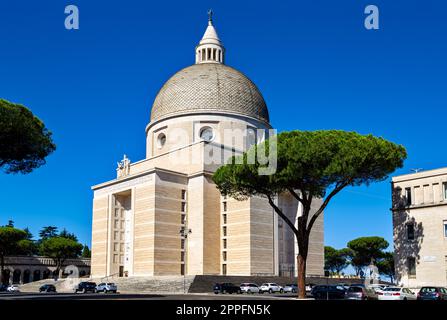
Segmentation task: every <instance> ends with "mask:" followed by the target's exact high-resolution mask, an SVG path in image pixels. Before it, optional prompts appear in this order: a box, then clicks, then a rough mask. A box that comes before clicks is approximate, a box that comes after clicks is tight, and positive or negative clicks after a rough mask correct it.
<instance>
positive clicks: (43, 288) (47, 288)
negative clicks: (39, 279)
mask: <svg viewBox="0 0 447 320" xmlns="http://www.w3.org/2000/svg"><path fill="white" fill-rule="evenodd" d="M39 292H56V287H55V286H54V285H52V284H44V285H43V286H41V287H40V288H39Z"/></svg>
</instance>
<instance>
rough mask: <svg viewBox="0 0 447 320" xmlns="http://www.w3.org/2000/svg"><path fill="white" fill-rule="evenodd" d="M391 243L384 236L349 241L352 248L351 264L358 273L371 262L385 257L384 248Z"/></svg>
mask: <svg viewBox="0 0 447 320" xmlns="http://www.w3.org/2000/svg"><path fill="white" fill-rule="evenodd" d="M388 246H389V243H388V241H386V240H385V239H384V238H382V237H360V238H357V239H354V240H351V241H349V242H348V248H349V249H350V250H351V257H350V259H351V265H352V266H353V267H354V268H355V270H356V273H357V275H358V274H360V271H361V270H362V269H363V268H364V267H366V266H368V265H369V264H370V263H371V260H373V261H374V263H377V262H378V261H379V260H380V259H382V258H383V257H384V254H385V253H384V250H385V249H386V248H388Z"/></svg>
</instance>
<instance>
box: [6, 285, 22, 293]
mask: <svg viewBox="0 0 447 320" xmlns="http://www.w3.org/2000/svg"><path fill="white" fill-rule="evenodd" d="M6 290H7V291H8V292H20V290H19V287H18V286H16V285H13V284H12V285H10V286H8V288H7V289H6Z"/></svg>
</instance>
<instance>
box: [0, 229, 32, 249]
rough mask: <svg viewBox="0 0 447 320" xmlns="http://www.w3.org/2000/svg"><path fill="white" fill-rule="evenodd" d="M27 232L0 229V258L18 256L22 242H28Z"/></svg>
mask: <svg viewBox="0 0 447 320" xmlns="http://www.w3.org/2000/svg"><path fill="white" fill-rule="evenodd" d="M26 236H27V234H26V232H25V231H23V230H20V229H16V228H14V227H9V226H5V227H0V256H8V255H13V254H17V253H18V252H19V250H20V241H22V240H26Z"/></svg>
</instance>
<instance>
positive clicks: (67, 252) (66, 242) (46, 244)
mask: <svg viewBox="0 0 447 320" xmlns="http://www.w3.org/2000/svg"><path fill="white" fill-rule="evenodd" d="M82 248H83V245H82V244H80V243H79V242H77V241H75V240H72V239H68V238H64V237H52V238H48V239H46V240H43V241H42V242H41V244H40V253H41V254H42V255H44V256H46V257H49V258H52V259H53V261H54V262H55V263H56V270H57V271H60V270H61V267H62V265H63V263H64V262H65V260H66V259H70V258H77V257H79V256H80V255H81V252H82Z"/></svg>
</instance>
